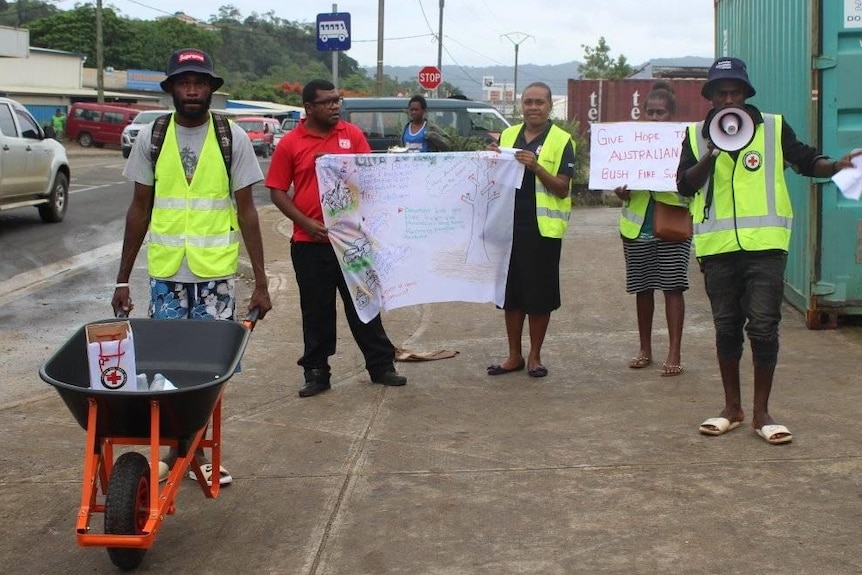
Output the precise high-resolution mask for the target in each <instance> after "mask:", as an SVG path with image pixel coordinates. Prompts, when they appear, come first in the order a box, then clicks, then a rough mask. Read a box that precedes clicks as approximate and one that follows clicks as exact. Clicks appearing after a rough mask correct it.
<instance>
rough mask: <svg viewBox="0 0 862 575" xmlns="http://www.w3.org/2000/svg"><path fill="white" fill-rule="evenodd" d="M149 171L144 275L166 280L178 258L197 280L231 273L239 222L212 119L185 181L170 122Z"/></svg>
mask: <svg viewBox="0 0 862 575" xmlns="http://www.w3.org/2000/svg"><path fill="white" fill-rule="evenodd" d="M198 168H203V169H198ZM154 171H155V182H156V183H155V184H154V185H155V197H154V200H153V211H152V217H151V219H150V244H149V248H148V254H147V262H148V265H149V274H150V275H151V276H152V277H155V278H169V277H171V276H172V275H174V274H175V273H176V272H177V271H178V270H179V269H180V266H181V264H182V261H183V258H185V259H186V261H187V262H188V267H189V269H190V270H191V271H192V273H193V274H195V275H196V276H198V277H200V278H204V279H206V278H218V277H227V276H231V275H233V274H235V273H236V269H237V264H238V262H239V222H238V219H237V214H236V207H235V205H234V202H233V199H232V198H231V195H230V178H229V175H228V173H227V168H226V167H225V163H224V160H223V158H222V154H221V149H220V148H219V146H218V141H217V140H216V135H215V128H214V125H213V121H212V120H211V121H210V122H209V126H208V128H207V134H206V136H205V137H204V142H203V146H202V147H201V151H200V156H199V158H198V163H197V168H196V169H195V172H194V176H193V177H192V180H191V182H189V181H188V180H187V179H186V175H185V168H184V167H183V163H182V158H181V156H180V151H179V146H178V143H177V136H176V128H175V124H174V120H173V118H171V121H170V122H169V123H168V126H167V130H166V133H165V141H164V145H163V148H162V153H161V154H159V158H158V160H157V161H156V165H155V169H154Z"/></svg>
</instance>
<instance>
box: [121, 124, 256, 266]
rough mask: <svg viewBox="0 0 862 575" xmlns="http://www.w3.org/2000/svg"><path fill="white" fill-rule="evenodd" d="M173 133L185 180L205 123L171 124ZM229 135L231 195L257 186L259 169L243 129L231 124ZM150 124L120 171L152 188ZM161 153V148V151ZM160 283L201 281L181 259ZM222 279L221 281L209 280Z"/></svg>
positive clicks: (192, 169) (206, 126) (193, 165)
mask: <svg viewBox="0 0 862 575" xmlns="http://www.w3.org/2000/svg"><path fill="white" fill-rule="evenodd" d="M174 128H175V130H176V134H177V145H178V147H179V149H180V156H181V157H182V161H183V166H184V167H185V170H186V177H187V178H191V177H192V176H193V175H194V173H195V169H196V167H197V163H198V158H199V157H200V152H201V148H202V147H203V144H204V138H206V135H207V130H208V129H209V122H207V123H205V124H203V125H201V126H195V127H194V128H187V127H185V126H180V125H179V124H176V123H175V124H174ZM230 128H231V135H232V137H233V149H232V157H231V170H230V183H231V186H230V187H231V194H233V193H234V192H236V191H237V190H241V189H242V188H245V187H247V186H251V185H253V184H257V183H258V182H261V181H262V180H263V171H262V170H261V169H260V164H259V163H258V161H257V156H256V155H255V153H254V148H253V147H252V145H251V140H249V138H248V134H246V132H245V130H243V129H242V128H241V127H239V126H237V125H236V124H234V123H231V125H230ZM152 132H153V124H148V125H146V126H144V127H142V128H141V130H140V131H139V132H138V137H137V139H136V140H135V144H134V146H132V151H131V153H130V154H129V159H128V161H127V162H126V167H125V168H124V169H123V176H125V177H126V178H128V179H130V180H132V181H133V182H138V183H141V184H144V185H145V186H152V185H153V183H154V182H155V176H154V173H153V172H154V166H153V160H152V157H151V156H150V139H151V137H152ZM162 153H164V149H163V150H162ZM158 279H163V280H170V281H177V282H200V281H203V280H202V279H201V278H199V277H197V276H196V275H194V274H193V273H192V272H191V270H190V269H189V268H188V266H187V265H186V260H185V258H183V263H182V265H181V266H180V269H179V270H178V271H177V273H176V274H174V275H173V276H171V277H169V278H158ZM210 279H223V278H210Z"/></svg>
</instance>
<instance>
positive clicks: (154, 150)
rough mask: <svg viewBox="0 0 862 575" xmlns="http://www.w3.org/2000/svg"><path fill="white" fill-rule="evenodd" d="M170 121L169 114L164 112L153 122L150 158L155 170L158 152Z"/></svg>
mask: <svg viewBox="0 0 862 575" xmlns="http://www.w3.org/2000/svg"><path fill="white" fill-rule="evenodd" d="M170 121H171V114H165V115H163V116H159V117H158V118H156V121H155V122H153V132H152V134H151V135H150V158H151V159H152V161H153V170H155V166H156V161H157V160H158V159H159V154H161V153H162V146H163V145H164V143H165V134H167V132H168V124H169V123H170Z"/></svg>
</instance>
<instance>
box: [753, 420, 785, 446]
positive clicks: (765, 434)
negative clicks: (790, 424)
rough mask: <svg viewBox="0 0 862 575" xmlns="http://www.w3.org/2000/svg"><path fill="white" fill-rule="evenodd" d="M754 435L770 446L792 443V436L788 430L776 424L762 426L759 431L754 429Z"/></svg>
mask: <svg viewBox="0 0 862 575" xmlns="http://www.w3.org/2000/svg"><path fill="white" fill-rule="evenodd" d="M754 433H756V434H757V435H758V436H760V437H761V438H763V440H764V441H765V442H766V443H769V444H770V445H781V444H783V443H790V442H791V441H793V434H792V433H790V430H789V429H787V428H786V427H784V426H783V425H778V424H777V423H773V424H771V425H764V426H763V427H761V428H760V429H755V430H754Z"/></svg>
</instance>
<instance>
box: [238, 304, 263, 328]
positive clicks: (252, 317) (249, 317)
mask: <svg viewBox="0 0 862 575" xmlns="http://www.w3.org/2000/svg"><path fill="white" fill-rule="evenodd" d="M258 318H260V308H259V307H254V308H252V309H250V310H248V314H246V316H245V319H244V320H242V324H243V325H244V326H245V327H246V328H247V329H248V331H253V330H254V326H255V324H256V323H257V320H258Z"/></svg>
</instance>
